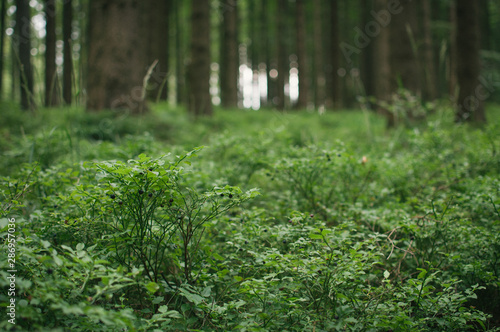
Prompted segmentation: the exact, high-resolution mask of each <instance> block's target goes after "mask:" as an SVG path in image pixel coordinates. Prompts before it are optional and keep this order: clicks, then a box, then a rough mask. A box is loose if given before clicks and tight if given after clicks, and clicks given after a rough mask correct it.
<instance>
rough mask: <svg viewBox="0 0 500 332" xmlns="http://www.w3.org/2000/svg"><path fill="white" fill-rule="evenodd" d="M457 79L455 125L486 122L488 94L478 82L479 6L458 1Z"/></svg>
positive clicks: (465, 0)
mask: <svg viewBox="0 0 500 332" xmlns="http://www.w3.org/2000/svg"><path fill="white" fill-rule="evenodd" d="M456 6H457V8H456V10H457V22H456V23H457V36H456V38H457V51H458V52H457V78H458V85H459V89H460V92H459V94H458V100H457V106H456V114H455V120H456V122H464V121H467V122H476V123H485V122H486V114H485V111H484V103H483V102H484V100H485V99H486V98H488V96H489V94H490V93H489V92H488V91H487V88H486V87H485V86H484V85H481V84H480V82H479V75H480V58H479V45H480V40H481V39H480V34H479V4H478V2H477V1H470V0H457V2H456Z"/></svg>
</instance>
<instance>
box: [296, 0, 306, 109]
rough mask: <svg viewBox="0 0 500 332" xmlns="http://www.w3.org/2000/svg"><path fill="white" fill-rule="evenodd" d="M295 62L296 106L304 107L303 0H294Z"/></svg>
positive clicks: (304, 21) (304, 37) (304, 49)
mask: <svg viewBox="0 0 500 332" xmlns="http://www.w3.org/2000/svg"><path fill="white" fill-rule="evenodd" d="M295 10H296V28H297V32H296V37H297V41H296V43H297V46H296V47H297V63H298V67H299V99H298V100H297V105H296V107H297V108H298V109H306V108H307V104H308V103H309V71H308V68H307V64H308V62H307V49H306V10H305V6H304V0H296V8H295Z"/></svg>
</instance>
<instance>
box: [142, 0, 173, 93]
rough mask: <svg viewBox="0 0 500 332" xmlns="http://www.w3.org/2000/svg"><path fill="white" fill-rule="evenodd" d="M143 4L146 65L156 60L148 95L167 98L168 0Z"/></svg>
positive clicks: (148, 1)
mask: <svg viewBox="0 0 500 332" xmlns="http://www.w3.org/2000/svg"><path fill="white" fill-rule="evenodd" d="M144 4H145V6H146V22H148V24H149V29H148V32H147V34H146V35H147V36H148V51H147V55H148V59H147V65H148V66H150V65H151V64H153V62H154V61H156V60H158V63H157V65H156V66H155V67H154V69H153V72H152V74H151V77H150V79H149V84H148V95H149V96H151V98H153V99H155V100H156V99H157V98H158V99H159V100H167V98H168V84H167V82H166V79H167V77H168V70H169V61H168V60H169V57H168V43H169V17H170V16H169V14H170V0H161V1H154V0H147V1H144ZM160 89H161V90H160Z"/></svg>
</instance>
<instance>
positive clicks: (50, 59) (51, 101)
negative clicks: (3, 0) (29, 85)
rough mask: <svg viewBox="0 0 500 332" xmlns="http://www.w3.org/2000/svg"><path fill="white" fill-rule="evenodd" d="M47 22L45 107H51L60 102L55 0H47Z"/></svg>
mask: <svg viewBox="0 0 500 332" xmlns="http://www.w3.org/2000/svg"><path fill="white" fill-rule="evenodd" d="M45 22H46V23H45V31H46V35H45V107H50V106H56V105H58V104H59V91H58V86H59V84H58V80H57V68H56V6H55V0H45Z"/></svg>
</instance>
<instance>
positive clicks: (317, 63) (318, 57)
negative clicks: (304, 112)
mask: <svg viewBox="0 0 500 332" xmlns="http://www.w3.org/2000/svg"><path fill="white" fill-rule="evenodd" d="M313 10H314V12H313V18H314V20H313V29H314V37H313V39H314V74H315V89H314V105H315V107H316V109H319V108H322V107H324V106H325V71H324V70H325V69H324V63H323V39H322V38H321V35H322V33H321V31H322V27H321V21H322V20H321V10H322V8H321V0H314V2H313Z"/></svg>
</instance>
